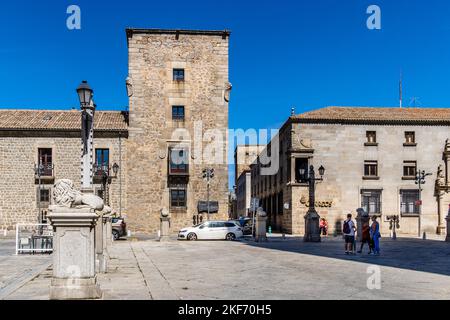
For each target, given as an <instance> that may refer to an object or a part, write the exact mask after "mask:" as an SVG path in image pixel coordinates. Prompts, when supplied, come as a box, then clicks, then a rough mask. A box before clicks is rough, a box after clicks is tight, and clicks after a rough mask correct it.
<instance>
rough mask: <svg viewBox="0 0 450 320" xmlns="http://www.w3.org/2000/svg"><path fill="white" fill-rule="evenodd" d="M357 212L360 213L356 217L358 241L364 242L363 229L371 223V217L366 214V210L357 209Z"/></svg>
mask: <svg viewBox="0 0 450 320" xmlns="http://www.w3.org/2000/svg"><path fill="white" fill-rule="evenodd" d="M356 212H357V213H358V215H357V216H356V235H357V239H358V241H361V240H362V227H363V226H364V225H365V224H366V223H369V221H370V217H369V214H368V213H367V212H365V211H364V209H362V208H359V209H357V210H356Z"/></svg>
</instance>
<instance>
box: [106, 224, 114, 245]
mask: <svg viewBox="0 0 450 320" xmlns="http://www.w3.org/2000/svg"><path fill="white" fill-rule="evenodd" d="M112 243H113V240H112V217H109V219H108V221H107V222H106V244H107V247H110V246H112Z"/></svg>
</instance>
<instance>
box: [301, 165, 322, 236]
mask: <svg viewBox="0 0 450 320" xmlns="http://www.w3.org/2000/svg"><path fill="white" fill-rule="evenodd" d="M305 172H306V170H305V169H300V175H301V176H305ZM319 175H320V178H316V174H315V172H314V166H310V167H309V177H308V178H306V179H305V180H306V182H308V183H309V209H308V212H307V213H306V215H305V237H304V241H305V242H320V227H319V219H320V216H319V214H318V213H317V211H316V206H315V202H316V199H315V198H316V194H315V193H316V182H317V181H323V176H324V175H325V167H324V166H320V168H319Z"/></svg>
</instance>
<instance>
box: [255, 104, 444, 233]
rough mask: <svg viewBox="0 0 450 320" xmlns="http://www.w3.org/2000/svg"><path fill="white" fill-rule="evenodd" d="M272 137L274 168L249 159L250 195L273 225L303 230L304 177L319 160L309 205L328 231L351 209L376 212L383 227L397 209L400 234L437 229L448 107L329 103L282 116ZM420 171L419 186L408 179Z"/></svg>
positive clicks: (441, 215) (337, 228) (440, 217)
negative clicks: (269, 170) (265, 172)
mask: <svg viewBox="0 0 450 320" xmlns="http://www.w3.org/2000/svg"><path fill="white" fill-rule="evenodd" d="M277 138H279V141H280V144H279V146H280V148H279V149H280V151H279V157H280V165H279V170H278V173H277V174H276V175H273V176H261V175H260V174H259V171H260V170H261V167H262V165H261V164H255V165H253V166H252V195H253V196H255V197H258V198H260V199H261V204H262V206H263V207H264V208H265V209H266V210H267V211H268V213H269V225H272V227H273V228H275V229H279V230H283V231H286V232H289V233H294V234H303V233H304V225H305V222H304V216H305V214H306V212H307V210H308V205H309V201H308V200H309V199H308V192H309V187H308V183H307V181H306V179H305V178H306V177H307V174H308V170H309V167H310V166H311V165H313V166H314V167H315V169H316V174H318V173H317V169H318V168H319V167H320V166H321V165H323V166H324V167H325V169H326V171H325V175H324V177H323V179H324V180H323V181H322V182H319V183H317V185H316V203H315V206H316V209H317V211H318V213H319V215H320V216H321V217H324V218H326V219H327V220H328V223H329V227H330V232H331V233H334V232H340V231H341V228H342V222H343V220H344V219H345V217H346V214H347V213H349V212H351V213H353V214H354V216H356V209H358V208H363V209H364V210H365V211H366V212H368V213H369V214H370V215H376V216H378V217H379V221H380V222H381V231H382V233H383V234H389V232H390V229H389V226H390V224H389V222H388V219H387V218H388V216H391V215H398V216H400V229H399V231H398V232H399V233H400V234H404V235H411V236H417V235H418V234H419V229H420V234H422V233H423V232H426V233H429V234H430V233H433V234H436V233H440V234H443V233H444V231H445V217H446V215H447V209H448V207H449V204H450V194H449V190H450V188H449V187H450V166H449V164H450V163H449V161H450V160H449V159H450V153H449V151H450V144H449V143H448V139H449V138H450V109H426V108H414V109H400V108H346V107H329V108H324V109H319V110H316V111H312V112H307V113H305V114H301V115H298V116H292V117H290V118H289V119H288V121H287V122H286V123H285V124H284V125H283V126H282V128H281V129H280V131H279V136H278V137H277ZM268 149H269V150H270V149H271V144H270V145H269V146H268ZM300 169H303V170H300ZM422 170H424V171H425V172H426V173H428V174H430V175H428V176H427V177H426V178H425V180H426V183H425V184H424V185H422V188H421V192H420V193H419V188H418V185H416V179H415V178H416V173H417V172H418V171H422ZM302 173H303V175H302ZM421 204H422V205H421Z"/></svg>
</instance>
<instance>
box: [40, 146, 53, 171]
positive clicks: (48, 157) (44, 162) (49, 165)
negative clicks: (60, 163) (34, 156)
mask: <svg viewBox="0 0 450 320" xmlns="http://www.w3.org/2000/svg"><path fill="white" fill-rule="evenodd" d="M38 153H39V165H40V166H41V168H42V170H41V172H40V174H41V176H44V177H51V176H52V175H53V158H52V149H51V148H39V150H38Z"/></svg>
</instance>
